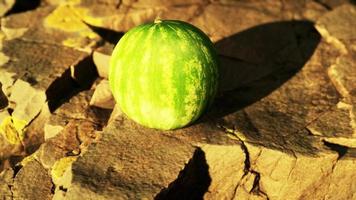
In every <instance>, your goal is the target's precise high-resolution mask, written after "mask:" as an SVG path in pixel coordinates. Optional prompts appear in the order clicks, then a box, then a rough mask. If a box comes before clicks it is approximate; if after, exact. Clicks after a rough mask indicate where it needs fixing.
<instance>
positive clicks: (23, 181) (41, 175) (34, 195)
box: [12, 161, 52, 200]
mask: <svg viewBox="0 0 356 200" xmlns="http://www.w3.org/2000/svg"><path fill="white" fill-rule="evenodd" d="M51 188H52V182H51V177H50V176H49V175H48V173H47V172H46V170H45V169H44V168H43V167H42V166H41V164H40V163H39V162H37V161H32V162H30V163H28V164H27V165H26V166H24V167H23V168H21V169H20V171H19V172H18V173H17V174H16V177H15V178H14V183H13V188H12V193H13V199H43V200H45V199H52V193H51ZM34 191H36V192H34Z"/></svg>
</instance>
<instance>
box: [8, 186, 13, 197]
mask: <svg viewBox="0 0 356 200" xmlns="http://www.w3.org/2000/svg"><path fill="white" fill-rule="evenodd" d="M7 187H8V188H9V191H10V193H11V199H14V192H13V191H12V187H13V185H11V184H8V185H7Z"/></svg>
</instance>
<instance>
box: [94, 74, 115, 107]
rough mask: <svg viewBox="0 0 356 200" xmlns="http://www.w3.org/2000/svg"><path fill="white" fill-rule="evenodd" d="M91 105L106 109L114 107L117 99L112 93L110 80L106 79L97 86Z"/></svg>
mask: <svg viewBox="0 0 356 200" xmlns="http://www.w3.org/2000/svg"><path fill="white" fill-rule="evenodd" d="M90 105H91V106H96V107H99V108H104V109H113V108H114V106H115V100H114V97H113V95H112V94H111V90H110V86H109V81H108V80H105V79H104V80H102V81H100V83H99V84H98V85H97V86H96V88H95V92H94V94H93V97H92V98H91V100H90Z"/></svg>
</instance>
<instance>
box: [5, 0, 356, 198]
mask: <svg viewBox="0 0 356 200" xmlns="http://www.w3.org/2000/svg"><path fill="white" fill-rule="evenodd" d="M156 17H160V18H163V19H180V20H184V21H187V22H190V23H192V24H194V25H196V26H197V27H199V28H201V29H202V30H203V31H204V32H205V33H207V34H208V36H209V37H210V38H211V39H212V41H213V42H214V43H215V45H216V48H217V50H218V52H219V57H220V62H221V76H220V92H219V95H218V97H217V99H216V101H215V104H214V106H213V107H212V108H211V109H210V110H209V112H208V113H206V114H205V115H204V116H203V117H202V118H201V119H200V120H199V121H198V122H196V123H195V124H193V125H191V126H189V127H186V128H183V129H179V130H175V131H157V130H152V129H147V128H144V127H142V126H140V125H138V124H136V123H134V122H132V121H131V120H129V119H127V118H126V117H125V116H124V115H123V114H122V113H121V111H120V109H119V108H118V107H115V106H114V105H115V104H114V101H113V98H112V96H111V93H110V90H109V88H108V82H107V67H108V61H109V58H110V53H111V51H112V48H113V46H114V44H116V42H117V41H118V40H119V39H120V37H121V36H122V35H123V34H124V33H125V32H126V31H127V30H129V29H130V28H132V27H134V26H136V25H138V24H141V23H144V22H148V21H153V20H154V19H155V18H156ZM355 19H356V6H355V2H352V1H351V2H349V1H343V0H319V1H292V0H290V1H287V0H279V1H278V0H268V1H252V0H251V1H250V0H243V1H237V0H236V1H233V0H213V1H208V0H187V1H184V0H170V1H163V0H152V1H148V0H123V1H120V0H119V1H117V0H116V1H114V0H67V1H66V0H33V1H26V0H17V1H15V0H3V1H0V20H1V21H0V25H1V26H0V86H1V87H0V199H2V200H12V199H14V200H17V199H30V200H32V199H33V200H42V199H43V200H45V199H54V200H59V199H95V200H96V199H110V200H112V199H157V200H163V199H194V200H195V199H211V200H216V199H235V200H236V199H238V200H241V199H251V200H252V199H254V200H263V199H264V200H266V199H270V200H275V199H283V200H286V199H288V200H289V199H290V200H294V199H303V200H304V199H306V200H309V199H311V200H315V199H323V200H326V199H328V200H335V199H340V200H351V199H356V181H355V180H356V20H355Z"/></svg>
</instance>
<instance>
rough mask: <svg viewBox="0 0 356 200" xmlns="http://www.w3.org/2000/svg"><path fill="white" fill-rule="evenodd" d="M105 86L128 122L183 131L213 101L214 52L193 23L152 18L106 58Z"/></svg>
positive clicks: (216, 74) (216, 66)
mask: <svg viewBox="0 0 356 200" xmlns="http://www.w3.org/2000/svg"><path fill="white" fill-rule="evenodd" d="M109 82H110V87H111V90H112V93H113V95H114V98H115V100H116V101H117V103H118V104H119V106H120V108H121V109H122V111H123V112H124V113H125V114H126V115H127V116H128V117H129V118H131V119H132V120H134V121H136V122H137V123H139V124H141V125H144V126H147V127H150V128H155V129H162V130H170V129H176V128H181V127H184V126H186V125H189V124H191V123H192V122H194V121H195V120H197V119H198V118H199V117H200V116H201V115H202V113H203V112H204V111H205V110H206V109H207V107H209V105H211V104H212V102H213V100H214V97H215V94H216V91H217V84H218V61H217V54H216V51H215V49H214V47H213V44H212V42H211V41H210V39H209V38H208V36H206V35H205V34H204V33H203V32H202V31H201V30H199V29H198V28H196V27H194V26H193V25H191V24H188V23H186V22H183V21H177V20H156V21H155V22H153V23H147V24H142V25H140V26H137V27H135V28H133V29H131V30H130V31H128V32H127V33H126V34H125V35H124V36H123V37H122V38H121V40H120V41H119V42H118V44H117V45H116V47H115V49H114V51H113V53H112V57H111V60H110V69H109Z"/></svg>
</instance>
